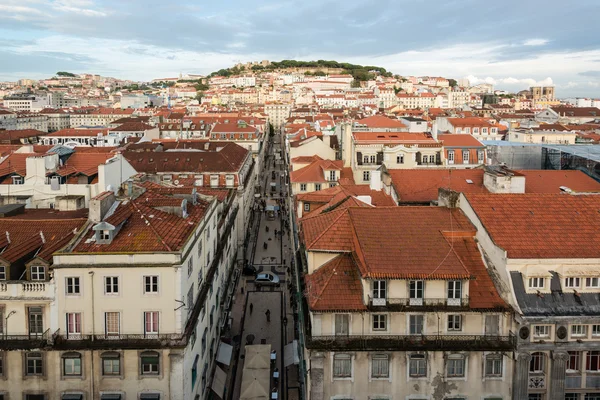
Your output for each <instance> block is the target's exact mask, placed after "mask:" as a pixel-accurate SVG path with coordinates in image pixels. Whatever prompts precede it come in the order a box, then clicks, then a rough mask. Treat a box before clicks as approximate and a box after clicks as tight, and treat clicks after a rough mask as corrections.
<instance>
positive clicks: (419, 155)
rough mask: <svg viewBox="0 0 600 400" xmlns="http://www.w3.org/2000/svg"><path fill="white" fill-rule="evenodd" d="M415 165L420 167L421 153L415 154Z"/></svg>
mask: <svg viewBox="0 0 600 400" xmlns="http://www.w3.org/2000/svg"><path fill="white" fill-rule="evenodd" d="M416 160H417V165H421V152H420V151H417V154H416Z"/></svg>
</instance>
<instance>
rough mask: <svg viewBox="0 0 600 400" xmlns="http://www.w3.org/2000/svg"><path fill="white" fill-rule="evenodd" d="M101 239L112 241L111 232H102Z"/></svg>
mask: <svg viewBox="0 0 600 400" xmlns="http://www.w3.org/2000/svg"><path fill="white" fill-rule="evenodd" d="M100 239H102V240H110V231H108V230H104V231H100Z"/></svg>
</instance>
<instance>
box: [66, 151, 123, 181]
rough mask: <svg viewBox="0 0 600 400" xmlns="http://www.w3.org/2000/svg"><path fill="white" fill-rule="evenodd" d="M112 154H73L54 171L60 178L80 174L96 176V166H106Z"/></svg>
mask: <svg viewBox="0 0 600 400" xmlns="http://www.w3.org/2000/svg"><path fill="white" fill-rule="evenodd" d="M114 156H115V155H114V154H112V153H77V152H75V153H73V154H71V155H70V156H69V158H68V159H67V160H66V161H65V163H64V165H63V166H62V167H60V168H58V169H57V170H56V173H57V174H58V175H60V176H67V175H71V174H76V173H80V174H83V175H86V176H92V175H96V174H97V173H98V166H99V165H100V164H106V161H107V160H109V159H111V158H113V157H114Z"/></svg>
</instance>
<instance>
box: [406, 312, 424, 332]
mask: <svg viewBox="0 0 600 400" xmlns="http://www.w3.org/2000/svg"><path fill="white" fill-rule="evenodd" d="M409 333H410V334H411V335H422V334H423V316H422V315H410V316H409Z"/></svg>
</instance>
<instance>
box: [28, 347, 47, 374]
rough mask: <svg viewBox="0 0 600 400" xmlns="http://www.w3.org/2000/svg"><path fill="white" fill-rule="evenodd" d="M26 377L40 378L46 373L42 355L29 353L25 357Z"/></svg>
mask: <svg viewBox="0 0 600 400" xmlns="http://www.w3.org/2000/svg"><path fill="white" fill-rule="evenodd" d="M25 361H26V375H28V376H39V375H42V374H43V373H44V367H43V361H44V360H43V358H42V353H27V354H26V355H25Z"/></svg>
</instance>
